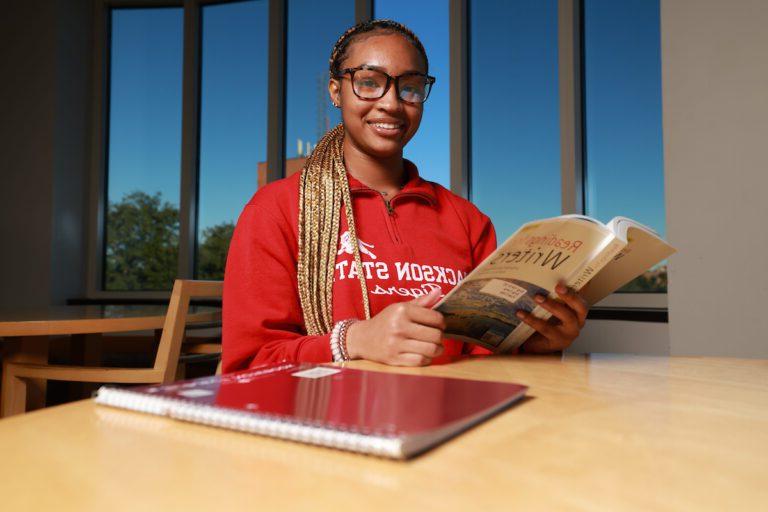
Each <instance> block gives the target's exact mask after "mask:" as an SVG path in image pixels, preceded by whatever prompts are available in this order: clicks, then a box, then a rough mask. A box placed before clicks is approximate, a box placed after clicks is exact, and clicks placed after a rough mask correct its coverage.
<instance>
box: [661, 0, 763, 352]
mask: <svg viewBox="0 0 768 512" xmlns="http://www.w3.org/2000/svg"><path fill="white" fill-rule="evenodd" d="M661 29H662V32H661V33H662V84H663V85H662V90H663V105H664V167H665V180H666V181H665V183H666V204H667V232H668V234H669V239H670V241H671V242H672V243H673V245H675V246H676V247H677V248H678V251H679V252H678V254H677V255H676V256H674V257H673V258H672V260H671V265H670V267H671V268H670V290H669V311H670V325H669V327H670V341H671V353H672V354H675V355H683V354H696V355H727V356H735V357H768V270H766V265H768V224H767V223H768V1H765V0H729V1H723V0H662V2H661Z"/></svg>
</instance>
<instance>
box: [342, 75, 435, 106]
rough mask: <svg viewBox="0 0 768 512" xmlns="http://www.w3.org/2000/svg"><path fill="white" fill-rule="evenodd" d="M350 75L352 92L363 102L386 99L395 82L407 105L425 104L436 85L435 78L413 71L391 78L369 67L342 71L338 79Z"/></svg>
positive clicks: (396, 88)
mask: <svg viewBox="0 0 768 512" xmlns="http://www.w3.org/2000/svg"><path fill="white" fill-rule="evenodd" d="M346 74H349V78H350V80H351V81H352V91H353V92H354V93H355V96H357V97H358V98H360V99H362V100H377V99H379V98H382V97H384V95H385V94H387V91H388V90H389V86H390V85H391V84H392V82H395V91H396V92H397V97H398V98H400V99H401V100H403V101H404V102H406V103H417V104H418V103H424V102H425V101H427V98H428V97H429V91H430V90H432V84H434V83H435V77H433V76H429V75H425V74H424V73H419V72H417V71H412V72H409V73H403V74H402V75H400V76H390V75H388V74H387V73H385V72H383V71H380V70H378V69H373V68H370V67H368V66H360V67H356V68H347V69H342V70H341V71H340V72H339V74H338V75H336V78H344V75H346Z"/></svg>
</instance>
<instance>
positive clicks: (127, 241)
mask: <svg viewBox="0 0 768 512" xmlns="http://www.w3.org/2000/svg"><path fill="white" fill-rule="evenodd" d="M178 257H179V210H178V208H176V207H175V206H173V205H172V204H171V203H169V202H167V201H163V199H162V196H161V195H160V193H159V192H158V193H156V194H154V195H150V194H147V193H146V192H141V191H135V192H131V193H129V194H126V195H125V196H123V198H122V200H120V202H117V203H110V205H109V208H108V211H107V247H106V269H105V270H106V272H105V277H106V283H105V284H106V288H107V289H108V290H168V289H170V288H171V286H172V284H173V280H174V278H175V277H176V270H177V265H178Z"/></svg>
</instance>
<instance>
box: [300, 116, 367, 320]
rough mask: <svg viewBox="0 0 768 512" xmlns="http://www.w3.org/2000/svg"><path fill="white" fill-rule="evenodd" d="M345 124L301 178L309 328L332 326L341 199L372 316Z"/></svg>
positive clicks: (303, 286) (304, 304) (303, 293)
mask: <svg viewBox="0 0 768 512" xmlns="http://www.w3.org/2000/svg"><path fill="white" fill-rule="evenodd" d="M343 144H344V126H343V125H341V124H340V125H338V126H337V127H335V128H334V129H333V130H331V131H330V132H328V133H327V134H326V135H325V136H324V137H323V138H322V140H320V142H319V143H318V144H317V147H316V148H315V150H314V151H313V152H312V155H311V156H310V157H309V158H308V159H307V163H306V164H305V166H304V169H303V170H302V171H301V178H300V184H299V239H298V242H299V258H298V285H299V300H300V302H301V309H302V312H303V315H304V324H305V326H306V328H307V334H323V333H327V332H329V331H330V330H331V328H332V327H333V272H334V269H335V264H336V248H337V245H338V239H339V223H340V213H341V207H342V204H343V206H344V211H345V214H346V219H347V226H348V229H349V236H350V241H351V242H352V252H353V255H354V258H355V268H356V269H357V275H358V278H359V280H360V288H361V292H362V295H363V308H364V310H365V318H370V317H371V308H370V303H369V301H368V287H367V285H366V282H365V273H364V271H363V263H362V260H361V258H360V247H359V245H358V243H357V240H358V239H357V230H356V229H355V218H354V215H353V210H352V197H351V195H350V192H349V181H348V180H347V170H346V168H345V167H344V149H343Z"/></svg>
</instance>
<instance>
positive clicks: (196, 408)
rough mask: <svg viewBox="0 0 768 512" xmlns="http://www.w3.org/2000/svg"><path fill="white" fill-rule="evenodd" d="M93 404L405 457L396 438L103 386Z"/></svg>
mask: <svg viewBox="0 0 768 512" xmlns="http://www.w3.org/2000/svg"><path fill="white" fill-rule="evenodd" d="M95 401H96V403H98V404H102V405H108V406H111V407H117V408H120V409H128V410H132V411H137V412H144V413H148V414H154V415H157V416H168V417H170V418H173V419H177V420H181V421H186V422H191V423H198V424H201V425H208V426H212V427H218V428H224V429H228V430H237V431H240V432H247V433H250V434H258V435H264V436H269V437H276V438H279V439H286V440H289V441H299V442H302V443H308V444H314V445H318V446H327V447H330V448H337V449H340V450H347V451H352V452H358V453H366V454H369V455H376V456H379V457H388V458H394V459H402V458H405V457H406V454H405V453H404V452H403V444H402V440H401V439H400V438H397V437H386V436H377V435H373V434H362V433H358V432H348V431H345V430H334V429H331V428H327V427H322V426H316V425H307V424H304V423H295V422H290V421H286V420H284V419H282V418H279V417H271V416H266V415H259V414H255V413H252V412H246V411H237V410H232V409H224V408H219V407H215V406H210V405H201V404H196V403H191V402H186V401H183V400H177V399H173V398H165V397H158V396H152V395H147V394H145V393H135V392H131V391H128V390H122V389H114V388H106V387H104V388H101V389H99V391H98V393H97V395H96V398H95Z"/></svg>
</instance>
